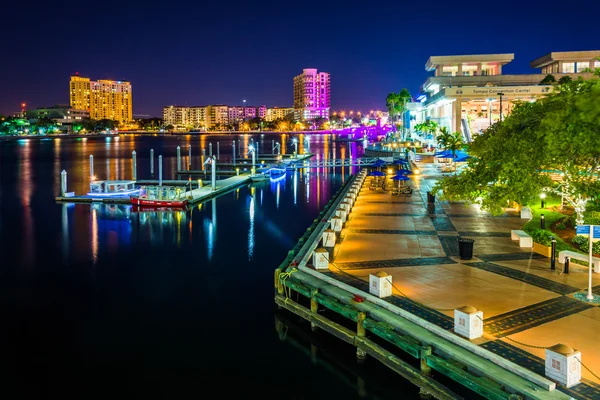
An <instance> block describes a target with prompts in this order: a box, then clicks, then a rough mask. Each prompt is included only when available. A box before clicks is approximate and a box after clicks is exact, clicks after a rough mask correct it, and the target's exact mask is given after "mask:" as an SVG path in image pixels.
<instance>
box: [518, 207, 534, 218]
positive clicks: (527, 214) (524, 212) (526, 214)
mask: <svg viewBox="0 0 600 400" xmlns="http://www.w3.org/2000/svg"><path fill="white" fill-rule="evenodd" d="M521 218H527V219H531V218H533V217H532V215H531V208H529V207H523V208H521Z"/></svg>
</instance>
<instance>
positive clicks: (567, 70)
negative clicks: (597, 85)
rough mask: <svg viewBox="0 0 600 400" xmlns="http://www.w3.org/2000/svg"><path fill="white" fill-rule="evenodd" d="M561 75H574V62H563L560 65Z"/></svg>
mask: <svg viewBox="0 0 600 400" xmlns="http://www.w3.org/2000/svg"><path fill="white" fill-rule="evenodd" d="M562 73H563V74H573V73H575V63H574V62H565V63H563V64H562Z"/></svg>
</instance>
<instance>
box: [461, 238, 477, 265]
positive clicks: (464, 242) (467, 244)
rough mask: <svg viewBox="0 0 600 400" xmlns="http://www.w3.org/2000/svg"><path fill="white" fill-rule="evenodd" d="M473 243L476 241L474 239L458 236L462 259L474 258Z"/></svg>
mask: <svg viewBox="0 0 600 400" xmlns="http://www.w3.org/2000/svg"><path fill="white" fill-rule="evenodd" d="M473 243H475V240H473V239H466V238H458V254H459V256H460V259H461V260H470V259H471V258H473Z"/></svg>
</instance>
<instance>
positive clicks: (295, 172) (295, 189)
mask: <svg viewBox="0 0 600 400" xmlns="http://www.w3.org/2000/svg"><path fill="white" fill-rule="evenodd" d="M297 195H298V170H296V171H294V204H298V202H297V201H296V199H297Z"/></svg>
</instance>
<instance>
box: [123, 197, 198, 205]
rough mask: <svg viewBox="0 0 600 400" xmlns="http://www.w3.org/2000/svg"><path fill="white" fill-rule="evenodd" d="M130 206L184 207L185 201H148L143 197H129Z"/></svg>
mask: <svg viewBox="0 0 600 400" xmlns="http://www.w3.org/2000/svg"><path fill="white" fill-rule="evenodd" d="M129 199H130V200H131V204H133V205H136V206H147V207H185V206H187V203H188V201H187V199H181V200H157V199H154V200H150V199H148V198H143V197H134V196H129Z"/></svg>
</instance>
